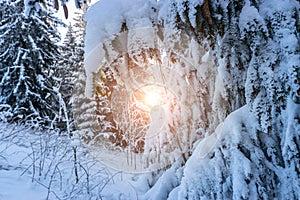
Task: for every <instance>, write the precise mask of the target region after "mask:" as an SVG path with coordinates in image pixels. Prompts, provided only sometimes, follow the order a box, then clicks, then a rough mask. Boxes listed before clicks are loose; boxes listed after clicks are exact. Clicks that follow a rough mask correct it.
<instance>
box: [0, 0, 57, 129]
mask: <svg viewBox="0 0 300 200" xmlns="http://www.w3.org/2000/svg"><path fill="white" fill-rule="evenodd" d="M6 6H7V9H6V10H5V11H4V15H8V17H4V18H3V19H2V21H1V41H2V44H3V45H1V46H2V48H1V63H2V64H1V74H3V76H2V77H1V85H0V93H1V111H2V112H9V113H10V117H9V120H10V121H23V122H24V121H27V122H29V121H32V122H33V123H34V124H43V125H47V126H51V124H52V122H53V120H55V119H56V117H57V107H58V105H59V103H58V100H57V97H56V92H55V88H54V87H53V86H54V78H53V72H54V69H53V64H54V62H55V61H56V60H57V59H58V57H59V53H58V46H57V44H56V43H57V42H58V41H59V39H60V36H59V33H58V31H57V29H56V28H57V24H59V23H60V21H59V20H58V19H57V18H55V17H54V16H53V12H52V7H51V6H50V5H49V2H45V3H44V4H42V3H40V2H39V1H33V0H30V1H19V0H18V1H7V2H6Z"/></svg>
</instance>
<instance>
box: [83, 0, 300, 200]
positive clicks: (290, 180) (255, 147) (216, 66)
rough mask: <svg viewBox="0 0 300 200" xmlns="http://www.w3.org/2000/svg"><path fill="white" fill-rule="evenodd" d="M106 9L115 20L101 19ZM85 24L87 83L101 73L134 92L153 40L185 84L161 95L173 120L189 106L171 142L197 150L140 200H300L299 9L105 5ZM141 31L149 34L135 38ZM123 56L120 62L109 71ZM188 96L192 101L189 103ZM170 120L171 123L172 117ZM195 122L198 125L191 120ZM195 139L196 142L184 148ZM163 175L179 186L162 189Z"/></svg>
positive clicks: (242, 4)
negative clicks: (171, 105) (172, 107)
mask: <svg viewBox="0 0 300 200" xmlns="http://www.w3.org/2000/svg"><path fill="white" fill-rule="evenodd" d="M112 7H113V8H114V9H113V12H112V13H110V14H108V13H106V12H105V11H106V10H109V9H110V8H112ZM137 8H139V9H137ZM101 11H102V12H101ZM96 12H98V13H99V14H97V13H96ZM105 16H120V17H119V18H118V17H111V18H108V17H105ZM87 22H88V23H87V37H86V58H85V59H86V60H85V65H86V69H87V72H88V74H87V81H90V80H93V78H92V77H93V73H95V72H97V71H98V70H101V67H102V69H103V66H101V65H102V64H103V63H104V64H103V65H107V64H109V65H110V69H111V70H112V71H113V72H114V76H115V78H116V79H117V83H118V84H120V87H122V86H123V85H125V86H124V87H126V88H128V87H129V88H130V87H132V85H134V83H136V82H138V81H139V80H138V76H136V75H137V74H135V70H138V67H141V68H143V69H144V70H147V68H146V67H145V66H147V61H146V60H147V56H145V54H146V53H145V52H147V50H149V49H150V48H151V47H152V45H153V43H154V46H155V45H156V43H155V42H156V40H152V39H151V38H152V37H153V35H154V36H155V34H157V38H158V39H157V40H162V43H163V44H166V45H165V46H163V47H164V48H165V51H166V53H165V55H166V57H167V58H169V59H170V62H169V63H168V64H170V65H172V66H173V68H172V70H174V69H178V71H177V72H178V73H179V74H180V75H181V77H184V78H185V80H186V82H188V85H184V84H183V82H180V80H178V81H177V82H173V83H172V84H173V85H175V87H171V86H169V85H167V86H168V87H169V88H171V89H172V91H173V92H174V93H175V94H177V97H178V98H177V99H176V100H179V101H177V103H179V104H180V105H181V106H182V107H183V108H184V109H181V110H178V112H179V113H180V112H181V113H180V114H182V111H183V110H184V111H185V110H188V109H190V108H191V107H192V106H195V108H194V109H193V110H191V111H194V112H195V115H194V114H190V113H192V112H187V113H184V114H183V115H181V116H182V117H181V118H180V119H181V120H183V121H181V123H180V121H178V120H175V122H177V123H178V122H179V123H178V124H177V125H181V126H179V127H181V129H180V131H181V132H182V133H179V132H180V131H179V132H178V131H177V132H175V133H176V135H177V136H179V138H180V139H181V141H183V143H184V144H186V142H187V141H190V142H191V143H193V144H195V148H193V145H190V146H189V147H188V148H190V152H191V154H192V155H191V157H188V156H187V155H185V156H187V157H186V158H187V162H186V163H185V164H184V166H183V167H178V165H177V167H176V164H175V165H174V166H173V167H171V168H170V169H168V170H167V171H166V172H165V174H168V175H162V176H161V178H160V179H157V180H158V181H157V182H156V184H154V186H151V187H152V188H149V191H148V192H146V194H145V196H143V197H145V198H146V199H167V198H169V199H253V198H254V199H269V198H280V199H298V198H299V196H300V194H299V187H300V183H299V178H300V177H299V169H300V166H299V163H300V162H299V161H300V160H299V146H300V136H299V127H300V125H299V113H300V110H299V88H300V85H299V63H300V62H299V61H300V58H299V48H300V47H299V2H298V1H276V2H273V1H270V0H265V1H252V0H245V1H209V0H204V1H189V0H183V1H174V0H164V1H159V2H155V1H147V2H146V3H145V2H142V1H138V0H137V1H125V2H121V1H118V3H109V2H108V1H102V2H99V3H97V4H96V5H95V6H94V7H93V9H91V10H90V12H88V14H87ZM96 26H97V27H96ZM124 27H126V28H125V30H124ZM149 27H151V28H152V29H151V28H149ZM160 27H162V28H160ZM141 28H145V29H147V30H148V32H147V31H145V32H143V31H140V32H139V31H137V30H140V29H141ZM169 30H171V31H169ZM124 31H125V34H122V33H124ZM116 35H117V36H116ZM153 41H154V42H153ZM122 42H123V43H122ZM152 42H153V43H152ZM197 45H198V46H197ZM156 47H158V48H159V46H156ZM124 52H126V53H128V55H127V57H126V56H124ZM172 52H175V54H176V53H177V55H179V56H180V58H178V57H176V56H174V54H172ZM160 53H161V54H163V53H162V52H160ZM168 53H169V54H168ZM120 54H121V57H122V56H123V57H122V59H120V60H119V61H117V64H116V65H112V64H111V63H114V62H115V61H116V60H117V59H116V58H117V57H118V55H120ZM145 58H146V59H145ZM126 59H127V60H126ZM143 59H144V60H143ZM184 59H185V60H188V61H189V62H184ZM124 61H125V62H124ZM139 61H141V62H139ZM188 63H190V64H191V65H192V66H193V67H194V68H193V67H190V66H189V64H188ZM134 64H137V65H138V67H136V68H134ZM168 64H166V63H164V69H165V70H166V69H167V67H166V66H168ZM177 66H181V68H176V67H177ZM156 67H159V65H156ZM99 68H100V69H99ZM153 70H154V72H153V73H155V68H154V69H153ZM193 73H195V74H196V76H195V75H193ZM170 74H171V73H170ZM170 74H169V76H170ZM172 75H173V74H172ZM126 77H127V78H128V77H129V78H128V80H126ZM172 78H173V80H176V76H172ZM193 78H195V80H197V81H194V79H193ZM119 79H121V80H119ZM145 79H147V78H145V77H144V81H145ZM93 81H95V80H93ZM126 81H127V82H126ZM140 83H141V82H140ZM181 87H182V88H185V89H183V90H181V89H178V88H181ZM189 88H192V89H193V91H194V92H189V91H188V89H189ZM86 89H87V93H88V94H92V93H94V92H95V87H94V86H93V84H92V83H91V82H90V83H88V84H87V88H86ZM113 92H116V90H114V91H113ZM120 94H121V93H120ZM193 95H195V96H196V97H197V98H198V99H197V101H194V103H191V102H188V100H191V99H193ZM195 99H196V98H195ZM176 105H177V104H176ZM197 109H198V110H197ZM172 114H173V116H172V118H173V119H176V112H174V111H173V113H172ZM197 115H198V116H199V117H200V120H199V118H192V117H193V116H197ZM179 116H180V115H179ZM177 119H179V118H177ZM197 120H199V121H197ZM191 121H192V122H195V121H197V122H198V123H197V125H196V126H194V127H196V128H197V130H193V129H189V128H188V125H189V124H190V123H191ZM175 122H174V123H175ZM174 123H173V124H174ZM201 123H203V124H201ZM175 124H176V123H175ZM183 127H185V128H183ZM195 131H196V132H197V134H199V135H198V138H199V140H198V141H197V142H195V138H193V139H191V138H189V137H191V136H192V135H191V134H192V133H193V132H195ZM161 133H162V132H161ZM180 134H182V137H181V135H180ZM167 135H168V134H167V133H164V136H166V137H167V138H168V136H167ZM173 135H174V134H173ZM196 138H197V137H196ZM168 139H169V138H168ZM160 142H162V144H164V139H163V138H161V137H160V138H157V140H155V142H154V143H155V145H157V144H159V143H160ZM168 142H169V144H170V143H172V140H171V139H169V140H168ZM155 145H154V146H152V148H149V149H152V150H153V149H155V151H157V152H159V153H160V154H155V152H149V155H150V154H152V153H153V155H154V154H155V156H154V158H157V156H158V155H160V156H161V155H164V153H163V152H162V151H161V149H163V148H161V147H162V146H160V145H157V146H155ZM210 145H211V146H210ZM157 147H158V149H157ZM165 147H166V148H165V149H168V151H169V150H170V148H169V147H167V146H165ZM159 148H160V149H159ZM210 150H212V151H210ZM181 172H183V173H181ZM170 174H171V175H172V176H174V177H176V178H174V179H168V176H171V175H170ZM152 178H153V177H152ZM154 179H155V178H154Z"/></svg>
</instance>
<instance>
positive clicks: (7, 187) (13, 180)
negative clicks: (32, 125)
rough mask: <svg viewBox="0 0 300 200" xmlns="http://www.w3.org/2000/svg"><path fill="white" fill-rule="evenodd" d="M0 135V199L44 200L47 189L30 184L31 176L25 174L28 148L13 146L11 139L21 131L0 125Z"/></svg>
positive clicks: (34, 183) (33, 183)
mask: <svg viewBox="0 0 300 200" xmlns="http://www.w3.org/2000/svg"><path fill="white" fill-rule="evenodd" d="M0 133H1V135H0V137H1V142H0V199H1V200H2V199H3V200H20V199H36V200H38V199H45V198H46V197H47V193H48V191H47V189H46V188H45V187H43V186H42V185H40V184H37V183H36V182H32V176H31V174H30V173H28V172H27V169H26V166H27V164H28V160H27V161H26V157H27V155H28V153H29V150H28V148H26V147H24V146H23V147H22V146H18V145H16V144H14V142H16V141H14V140H13V139H12V138H13V136H12V135H13V134H15V133H22V130H21V129H18V130H14V129H13V128H12V127H9V126H7V125H5V124H1V126H0ZM8 136H12V137H8ZM24 159H25V160H24ZM26 163H27V164H26Z"/></svg>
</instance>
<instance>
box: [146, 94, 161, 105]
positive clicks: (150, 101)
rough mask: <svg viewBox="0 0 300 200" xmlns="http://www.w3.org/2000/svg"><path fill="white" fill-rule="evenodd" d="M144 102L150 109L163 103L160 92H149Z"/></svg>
mask: <svg viewBox="0 0 300 200" xmlns="http://www.w3.org/2000/svg"><path fill="white" fill-rule="evenodd" d="M144 102H145V104H146V105H147V106H149V107H153V106H156V105H159V104H160V103H161V95H160V94H159V93H158V92H153V91H151V92H147V93H146V96H145V97H144Z"/></svg>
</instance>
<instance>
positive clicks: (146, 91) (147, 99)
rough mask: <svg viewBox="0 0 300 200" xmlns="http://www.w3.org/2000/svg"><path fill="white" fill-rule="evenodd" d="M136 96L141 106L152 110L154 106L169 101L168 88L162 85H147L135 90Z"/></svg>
mask: <svg viewBox="0 0 300 200" xmlns="http://www.w3.org/2000/svg"><path fill="white" fill-rule="evenodd" d="M134 97H135V100H136V102H137V103H138V105H139V107H140V108H142V109H144V110H148V111H150V110H151V109H152V108H153V107H154V106H159V105H163V104H165V103H166V102H167V94H166V90H165V89H164V87H162V86H157V85H147V86H144V87H141V88H139V89H138V90H136V91H135V92H134Z"/></svg>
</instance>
